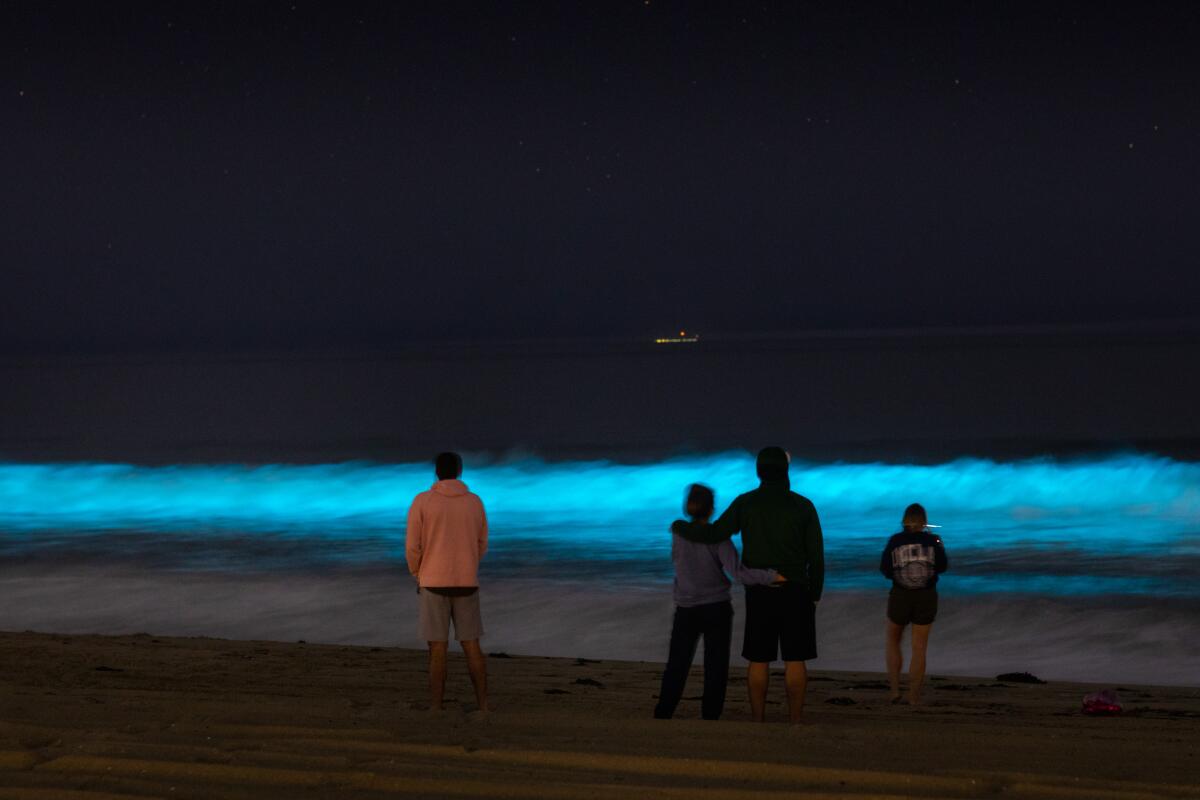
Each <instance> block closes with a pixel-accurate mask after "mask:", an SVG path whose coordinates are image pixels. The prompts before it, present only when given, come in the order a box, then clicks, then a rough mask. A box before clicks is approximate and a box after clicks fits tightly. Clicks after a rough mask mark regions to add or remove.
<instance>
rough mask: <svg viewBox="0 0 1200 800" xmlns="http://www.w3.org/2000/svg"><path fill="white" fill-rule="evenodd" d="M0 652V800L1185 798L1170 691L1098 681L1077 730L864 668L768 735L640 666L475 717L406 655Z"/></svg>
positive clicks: (513, 668)
mask: <svg viewBox="0 0 1200 800" xmlns="http://www.w3.org/2000/svg"><path fill="white" fill-rule="evenodd" d="M0 653H3V654H4V657H5V664H6V669H5V671H4V675H3V678H2V679H0V687H2V688H0V798H7V797H51V796H54V797H95V798H102V797H110V798H111V797H118V798H119V797H133V796H140V797H146V796H156V797H166V796H170V797H195V798H201V797H206V798H207V797H230V798H241V797H251V796H252V797H256V798H260V797H318V796H319V797H328V796H339V797H341V796H374V793H375V792H381V791H389V792H395V793H401V794H404V795H406V796H420V797H445V796H463V797H482V796H496V797H610V796H611V797H616V796H618V795H620V796H622V797H631V796H643V795H647V796H664V797H676V796H678V797H683V796H688V797H749V796H751V795H752V794H754V793H761V792H762V791H772V792H775V793H779V794H780V796H789V795H791V793H793V792H794V793H796V794H795V796H801V794H803V795H804V796H808V797H812V796H813V792H817V793H819V794H818V795H817V796H825V797H846V798H850V797H856V798H863V797H910V796H920V797H976V796H979V797H983V796H992V795H994V794H996V793H999V792H1004V793H1005V795H1006V796H1010V795H1011V796H1016V797H1027V798H1042V797H1045V798H1051V797H1054V798H1075V797H1078V798H1085V797H1087V798H1092V797H1111V798H1114V800H1115V798H1141V797H1145V798H1160V797H1161V798H1167V797H1172V798H1182V797H1196V796H1200V780H1197V777H1196V774H1195V771H1194V769H1193V768H1192V765H1194V763H1195V757H1196V754H1197V752H1198V751H1200V746H1197V744H1196V742H1197V741H1200V736H1197V734H1200V689H1196V688H1192V687H1178V686H1176V687H1154V686H1131V685H1122V686H1118V687H1116V688H1117V689H1118V691H1119V692H1120V694H1121V699H1122V701H1123V702H1124V704H1125V708H1126V712H1125V713H1124V714H1123V715H1121V716H1119V717H1108V718H1093V717H1087V716H1084V715H1083V714H1082V713H1081V712H1080V703H1081V700H1082V696H1083V694H1085V693H1086V692H1088V691H1093V690H1095V689H1096V688H1101V687H1102V686H1103V685H1101V684H1082V683H1064V682H1049V683H1045V684H1016V683H1012V684H1009V683H1001V682H999V681H996V680H995V679H994V678H986V677H985V678H967V677H960V676H945V675H933V676H930V677H929V678H928V679H927V681H926V689H925V701H926V703H927V705H925V706H922V707H920V708H908V707H904V706H891V705H890V704H888V703H887V687H886V679H885V678H883V676H881V675H880V674H879V673H871V672H827V671H823V670H813V671H812V673H811V677H810V683H809V692H808V698H807V700H808V702H807V706H806V710H805V716H806V724H803V725H800V726H789V725H787V724H786V723H785V722H784V719H785V711H784V706H783V704H782V701H783V686H782V681H781V680H779V679H778V678H774V677H773V679H772V687H771V693H770V695H769V699H768V719H769V721H768V724H766V725H757V724H754V723H752V722H749V712H748V709H747V704H746V702H745V699H744V697H743V696H742V693H743V687H744V680H745V678H744V675H745V670H744V669H743V668H734V669H732V670H731V680H730V691H729V698H728V700H727V702H726V712H725V716H724V718H723V719H722V721H720V722H717V723H711V722H703V721H701V720H699V719H698V717H699V701H698V694H699V692H700V685H701V684H700V681H699V674H700V673H699V670H698V669H694V670H693V673H692V677H691V678H690V679H689V683H688V689H687V690H686V691H685V693H684V698H685V699H684V702H683V703H682V704H681V706H680V711H679V715H678V716H677V718H676V719H674V720H670V721H657V720H653V719H651V710H652V707H653V702H654V695H656V694H657V692H658V681H659V678H660V675H661V668H662V665H661V664H660V663H656V662H630V661H608V660H591V659H570V658H554V657H542V656H528V655H517V654H498V653H494V654H492V657H491V658H490V659H489V672H490V688H491V700H492V704H493V711H492V712H491V713H490V714H487V715H479V714H478V713H477V712H475V711H474V710H473V708H472V706H473V700H471V698H472V693H471V690H470V685H469V683H468V681H467V677H466V669H465V664H464V663H463V661H462V657H461V654H460V653H459V652H458V651H457V649H456V648H455V647H454V646H452V647H451V664H450V677H449V682H448V685H447V710H446V711H445V712H443V713H441V714H431V713H430V712H429V711H428V710H425V709H426V708H427V705H426V704H425V702H424V701H425V699H426V695H425V692H426V684H425V654H424V653H423V652H422V651H419V650H405V649H400V648H391V647H364V646H349V645H317V644H307V643H282V642H265V641H236V640H226V639H208V638H172V637H165V636H152V635H148V634H137V635H132V636H102V635H73V636H72V635H56V634H46V633H31V632H26V633H0ZM776 671H777V670H773V671H772V672H773V674H774V673H775V672H776ZM1107 688H1112V687H1111V686H1109V687H1107ZM4 787H7V788H4ZM72 793H74V794H72Z"/></svg>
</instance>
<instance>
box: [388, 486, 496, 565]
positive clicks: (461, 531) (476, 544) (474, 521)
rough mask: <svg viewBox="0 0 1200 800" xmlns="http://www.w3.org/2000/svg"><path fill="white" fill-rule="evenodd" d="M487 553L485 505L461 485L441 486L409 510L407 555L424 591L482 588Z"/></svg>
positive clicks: (423, 495) (417, 499) (405, 547)
mask: <svg viewBox="0 0 1200 800" xmlns="http://www.w3.org/2000/svg"><path fill="white" fill-rule="evenodd" d="M486 552H487V515H486V514H484V513H483V501H482V500H480V499H479V498H478V497H476V496H475V495H473V494H471V493H470V492H469V491H467V485H466V484H465V483H463V482H462V481H460V480H457V479H452V480H445V481H438V482H437V483H435V484H434V485H433V488H431V489H430V490H429V491H428V492H421V493H420V494H419V495H417V496H416V498H414V499H413V502H412V506H411V507H410V508H409V509H408V529H407V531H406V532H405V534H404V553H405V555H406V556H407V557H408V571H409V572H411V573H412V574H413V575H414V576H416V579H417V584H418V585H420V586H478V585H479V575H478V570H479V559H481V558H483V554H484V553H486Z"/></svg>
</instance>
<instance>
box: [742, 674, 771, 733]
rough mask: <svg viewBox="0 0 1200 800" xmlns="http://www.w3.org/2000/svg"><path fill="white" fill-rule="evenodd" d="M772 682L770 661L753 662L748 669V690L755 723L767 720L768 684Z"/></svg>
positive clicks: (751, 712)
mask: <svg viewBox="0 0 1200 800" xmlns="http://www.w3.org/2000/svg"><path fill="white" fill-rule="evenodd" d="M770 680H771V663H770V662H769V661H751V662H750V664H749V665H748V666H747V667H746V688H747V689H748V690H749V692H750V714H751V715H752V716H753V717H754V721H755V722H762V721H763V720H764V719H766V713H767V684H768V683H770Z"/></svg>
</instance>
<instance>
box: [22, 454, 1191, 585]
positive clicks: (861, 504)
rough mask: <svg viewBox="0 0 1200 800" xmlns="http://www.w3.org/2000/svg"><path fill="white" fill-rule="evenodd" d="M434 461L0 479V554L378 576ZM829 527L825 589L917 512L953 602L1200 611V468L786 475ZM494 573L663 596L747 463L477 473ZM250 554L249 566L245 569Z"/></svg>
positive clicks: (511, 465) (1097, 464)
mask: <svg viewBox="0 0 1200 800" xmlns="http://www.w3.org/2000/svg"><path fill="white" fill-rule="evenodd" d="M430 472H431V470H430V468H429V466H428V465H426V464H398V465H388V464H367V463H343V464H328V465H306V466H297V465H267V466H235V465H185V466H172V467H142V466H132V465H121V464H49V465H33V464H6V465H0V531H3V537H4V538H3V549H2V550H0V553H2V554H4V555H7V556H9V557H13V556H18V555H19V556H21V557H26V558H35V559H36V558H38V557H39V556H40V557H41V558H44V559H55V558H65V559H75V560H79V559H84V560H86V559H88V558H94V557H105V558H110V559H113V560H120V559H121V558H123V557H125V558H139V559H145V560H147V561H148V562H150V563H154V564H156V565H159V566H166V567H171V566H178V567H181V568H188V567H195V566H203V567H205V568H208V569H234V570H237V569H247V568H248V565H253V567H254V568H256V569H275V568H287V567H300V568H311V567H313V566H320V565H321V564H336V565H347V564H350V565H378V564H381V563H389V562H392V563H395V562H396V561H397V560H398V559H399V558H401V556H402V554H401V552H400V551H401V549H402V542H403V526H404V513H405V510H406V508H407V506H408V503H409V502H410V501H411V499H412V497H413V496H414V495H415V494H416V493H417V492H419V491H422V490H424V489H426V488H428V487H429V485H430V484H431V482H432V476H431V474H430ZM791 474H792V484H793V488H794V489H795V490H796V491H799V492H800V493H802V494H805V495H807V496H808V497H810V498H811V499H812V500H813V501H814V503H816V505H817V508H818V510H819V511H820V514H821V518H822V522H823V525H824V529H825V536H826V550H827V557H828V561H829V569H828V574H829V582H830V585H831V586H834V587H836V586H843V587H855V586H873V585H877V584H878V580H879V579H878V575H877V573H876V572H875V563H876V559H877V558H878V553H879V550H880V549H881V548H882V544H883V541H884V540H885V539H886V537H887V536H888V534H890V533H892V532H894V531H895V530H896V529H897V523H898V520H899V517H900V513H901V511H902V509H903V508H904V506H905V505H907V504H908V503H910V502H921V503H923V504H924V505H925V506H926V507H927V508H928V509H929V511H930V515H931V519H932V520H933V521H935V522H937V523H939V524H940V525H942V526H943V527H942V528H941V533H942V535H943V537H944V538H945V540H946V542H947V545H948V548H949V550H950V553H951V559H952V565H953V567H952V569H953V578H952V579H949V580H948V581H947V582H946V588H947V589H948V590H950V591H960V592H972V593H992V592H1029V593H1036V594H1060V595H1086V594H1112V593H1133V594H1161V595H1176V596H1179V595H1188V596H1200V589H1197V588H1195V586H1194V584H1193V581H1192V580H1191V576H1192V575H1194V574H1195V573H1196V569H1197V567H1198V566H1200V464H1195V463H1187V462H1178V461H1174V460H1170V459H1166V458H1159V457H1153V456H1147V455H1137V454H1127V455H1115V456H1111V457H1108V458H1103V459H1096V460H1087V461H1055V460H1050V459H1042V460H1033V461H1022V462H1010V463H997V462H992V461H987V460H958V461H954V462H950V463H945V464H938V465H931V466H917V465H892V464H803V463H796V464H793V466H792V471H791ZM464 478H465V480H466V481H467V482H468V484H469V485H470V486H471V488H472V489H473V490H474V491H475V492H477V493H478V494H480V495H481V496H482V497H483V498H484V501H485V503H486V505H487V508H488V512H489V515H490V519H491V525H492V553H491V555H490V556H489V561H488V563H487V564H486V569H487V571H489V572H491V573H493V574H496V575H501V576H509V577H518V578H531V579H537V578H539V577H570V578H580V579H586V578H587V577H588V576H589V575H595V574H598V573H600V572H603V573H604V574H605V575H606V579H607V580H611V581H616V582H623V581H628V582H638V581H644V580H660V579H661V580H666V579H668V578H669V570H670V565H669V563H668V558H667V552H668V548H669V536H668V535H667V534H666V528H667V525H668V523H669V522H670V520H672V519H673V518H675V517H676V516H678V515H679V506H680V503H681V500H682V497H683V492H684V488H685V487H686V486H687V484H689V483H691V482H693V481H701V482H704V483H708V484H709V485H711V486H713V487H714V488H715V489H716V491H717V497H718V506H723V505H724V504H726V503H728V502H729V501H730V500H732V499H733V497H734V496H735V495H736V494H737V493H739V492H741V491H745V490H747V489H750V488H753V486H754V485H755V484H756V480H755V477H754V468H753V459H752V457H751V456H750V455H748V454H746V453H724V454H717V455H710V456H696V457H688V458H678V459H672V460H668V461H663V462H659V463H651V464H638V465H630V464H618V463H611V462H605V461H591V462H562V463H545V462H541V461H536V460H522V461H508V462H504V461H501V462H494V463H488V464H476V465H471V464H468V469H467V473H466V475H465V476H464ZM248 556H250V557H248Z"/></svg>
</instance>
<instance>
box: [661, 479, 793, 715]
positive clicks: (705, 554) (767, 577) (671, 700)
mask: <svg viewBox="0 0 1200 800" xmlns="http://www.w3.org/2000/svg"><path fill="white" fill-rule="evenodd" d="M715 499H716V498H715V497H714V496H713V491H712V489H710V488H708V487H707V486H704V485H703V484H699V483H693V484H692V485H691V486H690V487H688V495H687V502H686V503H685V504H684V513H686V514H687V515H688V516H689V517H691V518H692V519H693V520H697V521H702V522H707V521H708V519H709V518H710V517H711V516H712V513H713V505H714V501H715ZM671 561H672V562H673V563H674V565H675V587H674V595H675V619H674V622H673V624H672V625H671V645H670V651H669V653H668V655H667V666H666V669H665V670H663V677H662V688H661V689H660V690H659V693H658V705H656V706H655V707H654V717H655V718H656V719H670V718H671V717H672V715H674V713H675V707H676V706H678V705H679V699H680V698H681V697H683V687H684V685H685V684H686V683H687V677H688V671H689V670H690V669H691V668H692V659H693V658H695V656H696V644H697V643H698V642H699V641H700V637H701V636H703V637H704V697H703V699H702V700H701V702H700V714H701V716H702V717H704V719H714V720H715V719H720V717H721V711H722V710H723V709H724V707H725V685H726V683H727V682H728V679H729V642H730V639H731V638H732V635H733V603H732V602H730V599H729V587H730V581H729V578H728V577H726V573H729V575H732V576H733V577H735V578H736V579H737V580H738V582H740V583H743V584H745V585H747V586H757V585H765V584H769V583H777V582H782V581H784V578H783V576H781V575H780V574H779V573H778V572H776V571H775V570H773V569H752V568H750V567H746V566H743V565H742V562H741V559H740V558H738V553H737V550H736V549H734V546H733V543H732V542H730V541H729V540H728V539H726V540H725V541H723V542H721V543H720V544H698V543H695V542H689V541H688V540H687V539H684V538H683V537H681V536H679V535H677V534H672V536H671Z"/></svg>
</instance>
